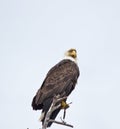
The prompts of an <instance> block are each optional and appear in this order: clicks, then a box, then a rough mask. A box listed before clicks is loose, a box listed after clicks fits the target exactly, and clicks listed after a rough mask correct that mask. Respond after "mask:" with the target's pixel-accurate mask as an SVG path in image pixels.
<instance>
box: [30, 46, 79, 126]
mask: <svg viewBox="0 0 120 129" xmlns="http://www.w3.org/2000/svg"><path fill="white" fill-rule="evenodd" d="M79 74H80V71H79V67H78V65H77V51H76V50H75V49H73V48H72V49H69V50H68V51H67V52H66V53H65V58H64V59H63V60H61V61H60V62H58V63H57V64H56V65H55V66H53V67H52V68H51V69H50V70H49V71H48V73H47V75H46V77H45V79H44V81H43V83H42V85H41V87H40V89H38V91H37V93H36V95H35V96H34V98H33V100H32V108H33V110H42V113H41V121H42V124H43V123H44V120H45V117H46V113H47V112H48V110H49V108H50V106H51V104H52V101H53V97H54V95H59V96H60V97H65V96H67V97H68V96H69V95H70V93H71V92H72V91H73V89H74V88H75V85H76V83H77V80H78V77H79ZM63 102H64V103H65V102H66V99H65V100H63ZM61 103H62V102H61ZM66 105H67V104H66ZM62 108H63V107H62V104H61V107H59V108H58V109H56V110H55V111H53V112H52V114H51V116H50V119H53V120H54V119H55V118H56V116H57V114H58V113H59V111H60V110H61V109H62ZM51 124H52V122H49V123H48V125H47V127H50V126H51Z"/></svg>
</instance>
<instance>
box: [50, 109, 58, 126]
mask: <svg viewBox="0 0 120 129" xmlns="http://www.w3.org/2000/svg"><path fill="white" fill-rule="evenodd" d="M59 111H60V108H58V109H57V110H55V111H54V112H53V113H52V114H51V116H50V119H52V120H54V119H55V118H56V116H57V114H58V113H59ZM52 123H53V122H49V123H48V125H47V127H50V126H51V125H52Z"/></svg>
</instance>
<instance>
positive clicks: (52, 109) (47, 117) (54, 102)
mask: <svg viewBox="0 0 120 129" xmlns="http://www.w3.org/2000/svg"><path fill="white" fill-rule="evenodd" d="M66 98H67V97H63V98H60V97H59V96H55V97H54V98H53V102H52V104H51V106H50V109H49V111H48V112H47V114H46V117H45V120H44V123H43V125H42V129H46V128H47V125H48V123H49V122H53V123H56V124H60V125H64V126H68V127H71V128H73V125H70V124H67V123H66V122H64V121H62V122H59V121H55V120H52V119H50V116H51V114H52V112H53V111H55V110H56V109H58V108H59V107H61V103H60V102H61V101H62V100H64V99H66ZM58 102H59V103H60V104H58V105H57V106H55V105H56V103H58ZM64 115H65V114H64Z"/></svg>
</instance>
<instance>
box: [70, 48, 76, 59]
mask: <svg viewBox="0 0 120 129" xmlns="http://www.w3.org/2000/svg"><path fill="white" fill-rule="evenodd" d="M70 56H72V57H73V58H76V57H77V53H76V51H75V50H73V51H72V52H70Z"/></svg>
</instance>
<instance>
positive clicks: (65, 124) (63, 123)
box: [49, 119, 73, 128]
mask: <svg viewBox="0 0 120 129" xmlns="http://www.w3.org/2000/svg"><path fill="white" fill-rule="evenodd" d="M49 122H53V123H56V124H60V125H64V126H68V127H71V128H73V125H70V124H67V123H66V122H59V121H55V120H51V119H50V120H49Z"/></svg>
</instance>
